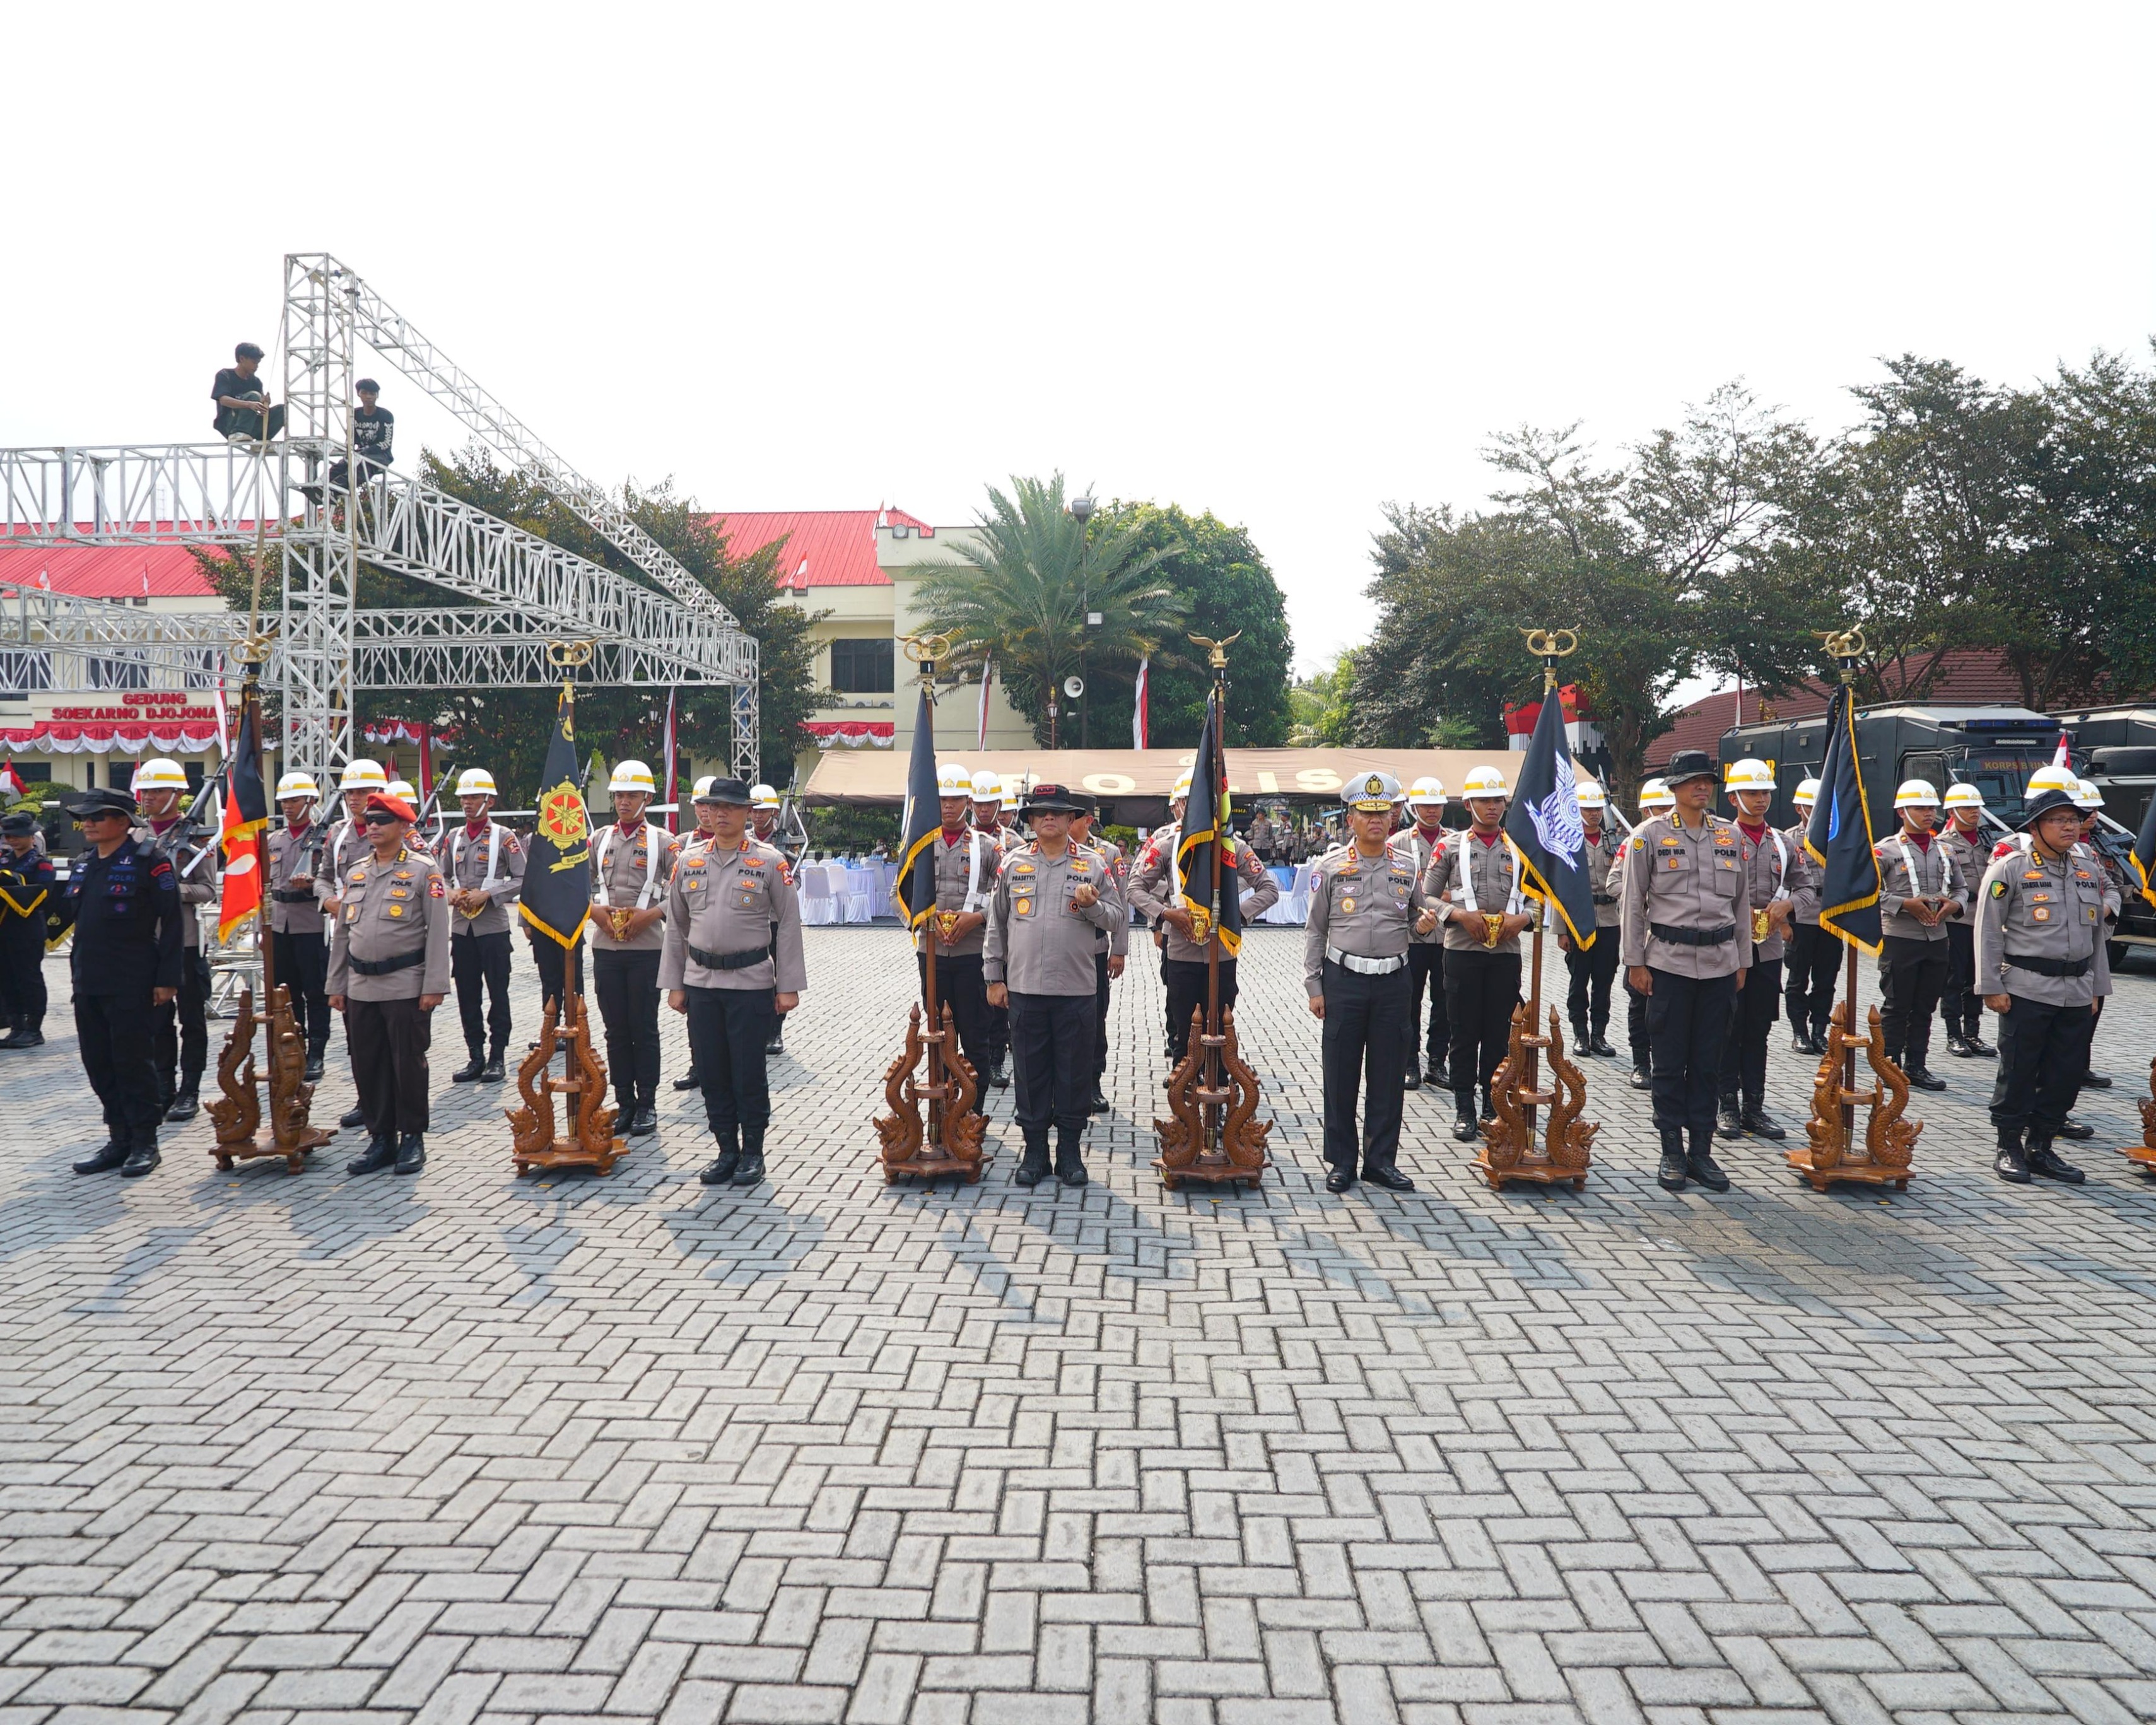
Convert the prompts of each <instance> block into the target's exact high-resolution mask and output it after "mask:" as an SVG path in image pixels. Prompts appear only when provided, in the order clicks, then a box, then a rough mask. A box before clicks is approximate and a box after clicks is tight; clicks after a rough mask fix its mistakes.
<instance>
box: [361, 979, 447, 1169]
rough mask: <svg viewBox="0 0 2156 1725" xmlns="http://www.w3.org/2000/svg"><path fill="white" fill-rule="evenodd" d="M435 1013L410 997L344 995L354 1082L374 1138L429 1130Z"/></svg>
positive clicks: (368, 1128) (362, 1110)
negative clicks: (429, 1073)
mask: <svg viewBox="0 0 2156 1725" xmlns="http://www.w3.org/2000/svg"><path fill="white" fill-rule="evenodd" d="M433 1016H434V1015H433V1014H431V1013H424V1012H422V1011H420V1010H419V1002H418V999H417V997H416V996H415V997H413V998H412V999H405V1000H355V999H352V996H351V995H349V994H347V995H346V996H345V998H344V1040H345V1041H346V1044H347V1045H349V1046H350V1048H351V1050H352V1084H353V1086H354V1087H355V1088H357V1091H359V1108H360V1112H361V1113H362V1114H364V1115H365V1116H366V1117H367V1133H368V1135H369V1136H370V1137H379V1136H380V1135H381V1134H382V1133H383V1132H388V1133H389V1134H390V1135H391V1136H392V1137H402V1136H403V1134H404V1133H406V1132H424V1131H426V1129H427V1122H428V1120H429V1111H428V1097H427V1048H428V1045H429V1043H431V1042H432V1041H433V1040H434V1024H433Z"/></svg>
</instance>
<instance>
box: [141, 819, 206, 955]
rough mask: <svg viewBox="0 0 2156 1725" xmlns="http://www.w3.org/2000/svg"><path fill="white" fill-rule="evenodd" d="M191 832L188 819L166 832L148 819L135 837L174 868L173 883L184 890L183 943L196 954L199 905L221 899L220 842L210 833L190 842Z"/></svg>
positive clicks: (199, 934) (172, 825)
mask: <svg viewBox="0 0 2156 1725" xmlns="http://www.w3.org/2000/svg"><path fill="white" fill-rule="evenodd" d="M187 830H188V829H187V823H186V822H185V821H184V820H176V821H174V822H173V823H172V824H171V825H170V826H168V827H167V828H166V829H165V830H164V831H163V832H162V833H160V832H158V831H157V829H155V828H153V827H152V826H151V824H149V822H147V821H146V820H138V821H136V823H135V836H136V838H137V839H141V840H142V841H143V842H144V843H146V844H147V845H149V846H150V847H151V849H152V850H155V851H156V852H157V855H160V856H162V857H163V858H164V859H165V860H166V861H167V862H168V863H170V864H171V865H172V880H173V884H174V885H176V886H177V887H178V888H179V889H180V943H181V944H182V946H184V947H187V949H188V950H189V951H190V952H195V951H199V950H200V949H201V947H202V918H201V916H198V915H197V914H196V911H195V906H197V905H206V904H208V903H209V902H210V901H212V900H213V899H215V898H216V896H217V856H216V854H215V853H216V850H217V840H216V839H213V838H211V837H209V836H208V834H198V836H196V837H195V838H193V839H189V838H187V836H186V834H187ZM190 867H192V868H193V873H192V874H191V873H189V872H188V870H189V869H190Z"/></svg>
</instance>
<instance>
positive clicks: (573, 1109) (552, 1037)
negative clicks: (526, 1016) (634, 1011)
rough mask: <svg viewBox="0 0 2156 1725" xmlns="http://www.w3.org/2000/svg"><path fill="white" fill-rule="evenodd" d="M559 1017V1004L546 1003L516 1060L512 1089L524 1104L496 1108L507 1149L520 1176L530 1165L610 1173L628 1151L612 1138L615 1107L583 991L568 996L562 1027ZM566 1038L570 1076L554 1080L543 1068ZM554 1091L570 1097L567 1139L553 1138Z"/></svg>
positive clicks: (545, 1067) (623, 1143)
mask: <svg viewBox="0 0 2156 1725" xmlns="http://www.w3.org/2000/svg"><path fill="white" fill-rule="evenodd" d="M567 1019H568V1022H567V1028H566V1029H564V1028H563V1025H562V1003H561V1002H560V1001H556V1000H550V1001H548V1002H547V1016H546V1018H545V1019H544V1020H543V1021H542V1023H541V1024H540V1027H539V1040H538V1041H536V1043H534V1044H533V1045H532V1046H531V1052H530V1053H529V1054H527V1055H525V1056H524V1058H523V1059H522V1060H520V1061H519V1062H518V1063H517V1066H516V1091H517V1094H518V1095H519V1096H522V1097H523V1098H524V1106H522V1107H521V1108H505V1109H503V1110H502V1113H503V1115H504V1116H505V1117H506V1118H507V1119H508V1121H509V1129H510V1132H511V1135H512V1140H513V1142H512V1146H511V1152H510V1153H511V1156H513V1157H514V1158H516V1172H517V1173H520V1174H528V1173H531V1170H532V1169H533V1168H590V1169H591V1170H592V1171H593V1173H601V1174H610V1173H613V1165H614V1163H617V1162H619V1161H620V1160H621V1158H623V1157H624V1155H626V1154H627V1153H628V1150H629V1145H628V1142H627V1141H626V1140H625V1139H623V1138H619V1137H615V1136H614V1130H613V1122H614V1112H615V1111H614V1109H613V1106H611V1105H609V1104H608V1101H607V1099H606V1097H607V1072H606V1065H605V1062H603V1060H600V1059H599V1057H598V1054H597V1052H595V1051H594V1050H593V1047H592V1029H591V1021H590V1019H589V1017H588V1014H586V1012H585V1010H584V997H583V995H581V994H573V993H572V994H571V995H569V996H568V1000H567ZM565 1040H566V1041H567V1044H568V1046H569V1074H570V1076H568V1077H567V1078H556V1077H554V1076H552V1074H551V1072H550V1071H549V1070H548V1068H549V1065H550V1063H551V1062H552V1060H553V1058H554V1055H556V1053H557V1052H558V1051H559V1050H560V1049H561V1047H562V1043H563V1042H564V1041H565ZM557 1095H558V1096H567V1097H568V1098H569V1101H568V1102H567V1104H566V1105H565V1113H566V1116H567V1119H566V1122H565V1125H566V1127H567V1130H568V1131H569V1132H570V1134H571V1136H570V1137H569V1138H568V1139H567V1142H559V1141H557V1139H556V1137H555V1136H554V1098H555V1097H556V1096H557Z"/></svg>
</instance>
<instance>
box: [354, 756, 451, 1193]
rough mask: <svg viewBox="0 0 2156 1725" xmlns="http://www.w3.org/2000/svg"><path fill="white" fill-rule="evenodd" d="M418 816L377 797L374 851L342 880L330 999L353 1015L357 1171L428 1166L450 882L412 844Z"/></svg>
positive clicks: (370, 816) (369, 821) (370, 841)
mask: <svg viewBox="0 0 2156 1725" xmlns="http://www.w3.org/2000/svg"><path fill="white" fill-rule="evenodd" d="M416 818H417V816H416V814H415V811H414V810H413V807H412V805H411V804H410V803H407V802H406V801H404V799H403V798H401V797H393V796H391V795H389V794H388V793H387V792H386V791H377V792H376V793H374V794H373V795H372V797H370V798H367V813H366V814H365V815H364V816H363V817H362V819H363V823H364V824H365V826H366V829H367V847H368V848H367V855H365V856H364V857H362V859H361V860H359V861H357V862H355V863H353V864H352V865H351V866H350V867H349V868H347V869H346V870H345V871H344V877H343V878H342V879H341V880H339V881H338V882H337V904H338V906H339V908H338V911H337V918H336V927H335V930H334V932H332V933H331V936H330V972H329V990H330V1004H331V1007H333V1008H334V1009H336V1010H337V1011H339V1012H341V1013H342V1014H344V1015H345V1018H344V1036H345V1043H346V1046H347V1047H349V1048H350V1049H351V1050H352V1082H353V1084H354V1085H355V1086H357V1088H358V1091H359V1106H360V1111H361V1113H362V1115H363V1116H364V1117H365V1119H366V1122H367V1150H366V1153H365V1154H363V1155H362V1156H361V1157H359V1158H358V1159H357V1160H356V1161H354V1162H352V1163H350V1164H349V1165H348V1167H347V1169H346V1172H348V1173H354V1174H371V1173H375V1172H376V1171H377V1170H378V1169H381V1168H389V1167H392V1166H393V1167H394V1168H396V1170H397V1172H398V1173H400V1174H416V1173H418V1172H419V1170H420V1169H421V1168H424V1167H426V1165H427V1139H426V1132H427V1125H428V1096H427V1045H428V1043H429V1040H431V1038H432V1034H433V1032H432V1029H431V1025H432V1019H431V1016H430V1015H431V1014H432V1013H433V1012H434V1009H435V1008H436V1007H438V1006H439V1005H440V1004H442V1001H443V999H444V997H445V996H446V995H447V994H448V993H449V885H448V883H447V882H446V881H444V880H443V879H442V871H441V870H439V868H437V867H436V866H435V865H434V859H433V858H432V857H430V856H429V855H427V854H426V853H425V852H424V851H423V850H413V849H412V847H411V846H410V845H409V844H408V843H407V842H406V840H407V839H408V836H409V834H410V833H411V830H412V823H413V820H414V819H416Z"/></svg>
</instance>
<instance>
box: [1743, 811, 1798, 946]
mask: <svg viewBox="0 0 2156 1725" xmlns="http://www.w3.org/2000/svg"><path fill="white" fill-rule="evenodd" d="M1732 824H1735V825H1736V827H1737V849H1738V854H1739V855H1742V856H1743V859H1744V870H1745V881H1744V885H1745V891H1746V892H1747V893H1748V895H1749V896H1750V898H1751V901H1752V909H1753V916H1752V918H1751V920H1750V921H1749V922H1747V923H1746V924H1745V926H1744V927H1743V928H1742V929H1740V930H1738V933H1739V934H1740V935H1742V936H1743V938H1744V939H1746V940H1750V939H1751V938H1752V929H1753V925H1754V924H1756V923H1757V922H1758V920H1759V918H1758V914H1757V913H1758V912H1759V911H1763V910H1765V909H1766V908H1767V907H1768V906H1769V905H1771V904H1773V903H1774V901H1776V900H1777V899H1788V900H1790V901H1792V902H1794V898H1795V895H1794V893H1792V892H1791V891H1789V880H1790V878H1791V877H1792V876H1793V875H1795V873H1796V872H1797V864H1798V859H1799V857H1800V856H1802V855H1803V854H1804V853H1803V851H1802V850H1801V849H1799V847H1798V846H1796V845H1792V844H1790V842H1789V839H1788V838H1787V837H1786V836H1785V835H1784V834H1781V833H1778V832H1776V831H1775V830H1774V828H1772V827H1769V828H1768V829H1767V830H1766V832H1765V833H1764V834H1762V835H1761V837H1760V839H1759V840H1758V843H1757V844H1754V843H1753V839H1752V835H1751V834H1749V833H1748V832H1746V831H1745V830H1744V828H1743V824H1741V823H1732ZM1786 946H1787V942H1786V941H1785V939H1784V937H1783V935H1782V933H1781V932H1780V931H1779V930H1775V931H1774V932H1771V933H1770V934H1769V935H1768V937H1767V938H1766V939H1765V940H1763V941H1760V942H1756V943H1755V944H1754V945H1753V952H1752V962H1753V963H1755V964H1772V963H1774V961H1775V960H1777V959H1778V958H1779V957H1781V956H1782V954H1783V952H1784V949H1785V947H1786Z"/></svg>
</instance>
